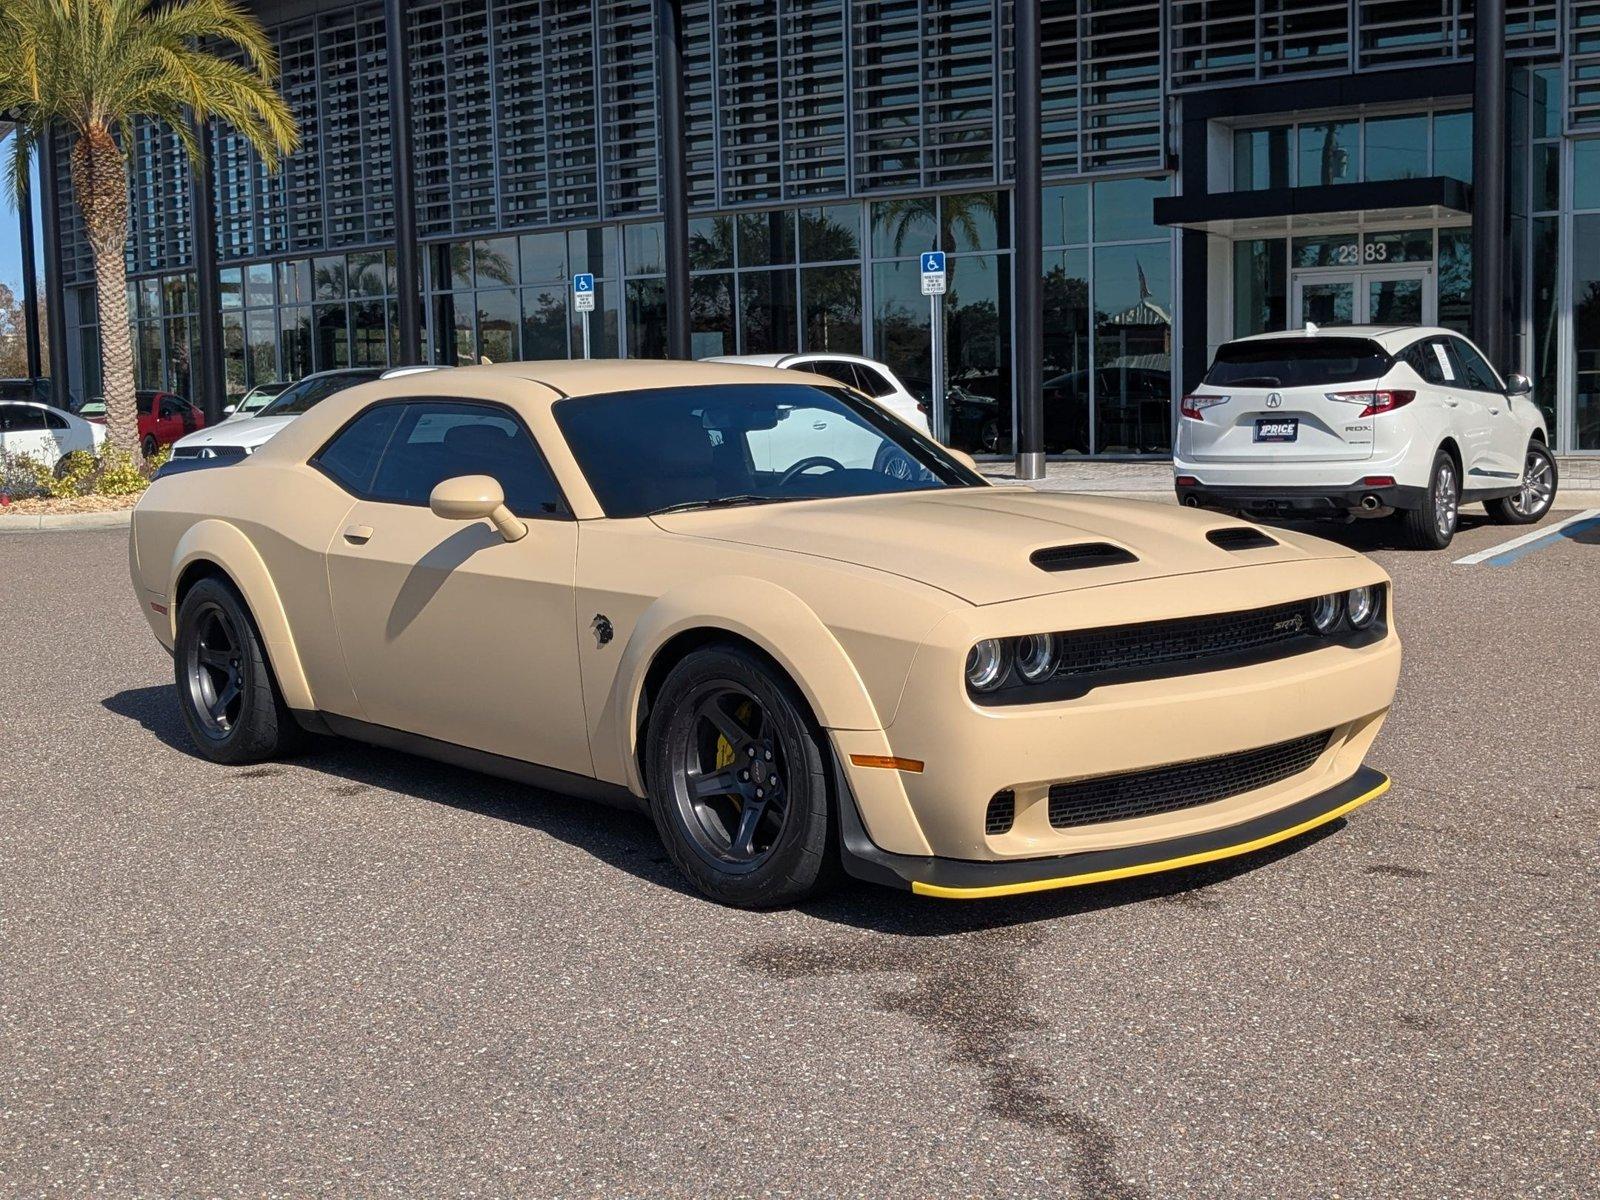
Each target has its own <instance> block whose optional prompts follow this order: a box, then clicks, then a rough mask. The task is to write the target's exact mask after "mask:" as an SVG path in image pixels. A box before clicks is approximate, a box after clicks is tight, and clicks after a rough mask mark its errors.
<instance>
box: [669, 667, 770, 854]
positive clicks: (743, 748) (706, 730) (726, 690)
mask: <svg viewBox="0 0 1600 1200" xmlns="http://www.w3.org/2000/svg"><path fill="white" fill-rule="evenodd" d="M691 702H692V703H693V704H694V718H693V720H692V721H691V722H690V723H689V726H688V728H686V729H685V730H684V731H683V732H682V734H681V736H680V738H679V741H678V744H677V745H676V746H675V747H674V752H673V756H672V757H673V763H672V767H673V778H672V790H673V799H674V801H675V802H676V804H677V805H678V808H679V813H680V816H681V817H682V819H683V822H684V825H685V827H686V828H687V829H688V830H689V832H690V835H691V836H692V837H693V838H694V841H695V844H696V846H697V847H698V849H699V850H700V852H701V853H702V854H704V855H706V856H707V858H709V859H710V860H711V861H713V862H715V863H716V864H717V865H718V866H719V867H720V868H722V869H723V870H732V871H740V872H742V871H747V870H749V869H751V868H752V867H755V866H758V865H760V863H761V862H763V861H764V860H765V859H766V858H767V857H768V855H770V854H771V853H772V850H773V848H774V847H775V846H776V845H777V843H778V839H779V837H780V836H781V835H782V833H783V824H784V818H785V815H786V811H787V801H788V796H787V791H786V788H785V780H784V777H785V775H786V774H787V771H788V768H787V765H786V763H785V761H784V754H783V747H782V746H781V745H780V744H779V742H778V741H777V739H776V737H775V736H774V730H773V728H772V722H771V721H770V720H769V718H768V716H767V712H766V710H765V709H764V708H762V707H761V702H760V701H759V700H757V699H756V698H755V697H754V696H752V695H751V694H750V693H749V692H748V691H746V690H745V689H744V688H741V687H739V686H737V685H735V684H718V683H709V684H706V685H703V687H701V688H700V689H698V692H697V695H696V696H695V698H694V699H693V700H692V701H691Z"/></svg>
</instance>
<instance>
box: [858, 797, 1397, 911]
mask: <svg viewBox="0 0 1600 1200" xmlns="http://www.w3.org/2000/svg"><path fill="white" fill-rule="evenodd" d="M837 784H838V787H839V791H838V796H839V801H840V803H839V809H840V843H841V847H842V850H843V856H844V866H845V870H846V871H848V872H849V873H850V874H851V875H853V876H855V877H856V878H857V879H863V880H866V881H867V882H869V883H879V884H886V885H888V886H890V887H897V888H900V889H902V890H905V889H909V890H910V891H912V892H915V893H917V894H918V895H923V896H938V897H941V898H943V899H948V900H978V899H984V898H987V897H991V896H1015V895H1019V894H1021V893H1024V892H1043V891H1050V890H1052V889H1055V888H1064V887H1080V886H1082V885H1084V884H1090V883H1105V882H1108V881H1110V880H1113V879H1128V878H1131V877H1133V876H1136V875H1151V874H1154V873H1156V872H1158V871H1172V870H1177V869H1178V868H1180V867H1192V866H1196V865H1198V864H1200V863H1207V862H1215V861H1217V860H1218V859H1223V858H1232V857H1234V856H1236V855H1240V854H1249V853H1251V852H1252V851H1255V850H1260V849H1263V848H1265V847H1267V846H1272V845H1276V844H1277V843H1279V842H1285V841H1288V840H1289V839H1290V838H1294V837H1298V836H1300V835H1301V834H1303V833H1306V832H1308V831H1310V830H1312V829H1315V828H1317V827H1318V826H1319V825H1326V824H1328V823H1329V822H1330V821H1335V820H1337V819H1339V818H1340V817H1342V816H1344V815H1345V814H1346V813H1348V812H1351V811H1352V810H1354V809H1356V808H1359V807H1360V806H1361V805H1363V804H1365V803H1366V802H1367V801H1369V800H1373V799H1376V798H1377V797H1378V796H1381V795H1382V794H1383V793H1384V792H1386V791H1387V790H1388V788H1389V780H1388V777H1387V776H1385V775H1383V774H1382V773H1381V772H1378V771H1374V770H1373V769H1372V768H1370V767H1359V768H1357V770H1356V772H1355V774H1354V775H1352V776H1350V777H1349V778H1347V779H1346V780H1345V781H1344V782H1343V783H1339V784H1336V785H1335V786H1333V787H1330V788H1327V789H1325V790H1324V791H1321V792H1318V793H1316V794H1315V795H1312V796H1307V797H1305V798H1304V799H1302V800H1298V801H1296V802H1294V803H1292V804H1289V805H1286V806H1284V807H1282V808H1278V809H1274V810H1273V811H1271V812H1266V813H1262V814H1260V815H1258V816H1256V817H1253V818H1251V819H1249V820H1245V821H1241V822H1239V823H1238V824H1234V825H1226V826H1223V827H1221V828H1217V829H1207V830H1203V831H1200V832H1196V833H1191V834H1187V835H1184V836H1181V837H1173V838H1168V839H1165V840H1163V841H1157V842H1145V843H1143V844H1140V845H1135V846H1119V847H1111V848H1107V849H1101V850H1088V851H1083V852H1080V853H1076V854H1063V855H1059V856H1056V857H1052V858H1028V859H1011V860H1007V861H998V862H973V861H968V860H961V859H951V858H937V857H934V856H931V855H930V856H921V855H908V854H891V853H889V852H887V851H885V850H881V849H879V848H878V847H877V846H876V845H875V844H873V841H872V839H871V838H870V837H869V836H868V835H867V831H866V828H865V826H864V825H863V824H862V821H861V814H860V812H859V810H858V809H857V807H856V802H855V798H854V796H853V795H852V794H851V793H850V790H849V784H848V781H847V780H846V779H845V777H844V775H843V773H842V772H840V773H838V776H837Z"/></svg>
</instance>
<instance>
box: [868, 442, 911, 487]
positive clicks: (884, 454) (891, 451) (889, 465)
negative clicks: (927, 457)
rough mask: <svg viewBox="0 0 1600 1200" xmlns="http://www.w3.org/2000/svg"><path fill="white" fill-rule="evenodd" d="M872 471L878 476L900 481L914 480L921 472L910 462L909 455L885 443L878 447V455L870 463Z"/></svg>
mask: <svg viewBox="0 0 1600 1200" xmlns="http://www.w3.org/2000/svg"><path fill="white" fill-rule="evenodd" d="M872 469H873V470H874V471H876V472H877V473H878V474H879V475H887V476H889V478H891V479H901V480H905V479H915V478H916V477H917V475H918V474H919V472H920V470H921V468H920V467H918V466H917V464H916V463H914V462H912V461H911V456H910V455H909V454H907V453H906V452H905V451H904V450H902V449H900V447H898V446H893V445H890V444H889V443H887V442H885V443H884V444H883V445H882V446H879V447H878V453H877V455H876V456H875V457H874V458H873V461H872Z"/></svg>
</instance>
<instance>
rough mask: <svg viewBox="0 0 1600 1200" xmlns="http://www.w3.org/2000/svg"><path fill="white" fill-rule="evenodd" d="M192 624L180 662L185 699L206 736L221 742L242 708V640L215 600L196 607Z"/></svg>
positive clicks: (233, 725) (231, 730) (237, 720)
mask: <svg viewBox="0 0 1600 1200" xmlns="http://www.w3.org/2000/svg"><path fill="white" fill-rule="evenodd" d="M194 623H195V634H194V637H192V638H191V639H189V642H188V646H187V648H186V652H185V654H184V663H183V675H184V683H185V686H186V687H187V689H188V696H187V699H188V702H189V706H190V709H191V711H192V712H193V713H194V715H195V718H196V720H197V721H198V723H199V725H200V728H201V730H202V731H203V732H204V733H205V734H206V736H208V737H211V738H215V739H216V740H218V741H223V740H226V739H227V737H228V736H229V735H230V734H232V733H233V731H234V729H235V727H236V726H237V725H238V722H239V716H240V713H241V712H242V710H243V708H244V669H243V662H242V659H241V657H240V656H241V655H242V654H243V650H242V649H241V643H242V641H243V639H242V638H241V637H240V634H239V629H238V626H237V625H235V624H234V618H233V616H232V614H230V613H228V612H227V611H226V610H225V609H223V607H222V606H221V605H220V604H218V603H216V602H215V601H207V602H205V603H204V604H202V605H200V606H199V607H198V611H197V612H196V613H195V614H194Z"/></svg>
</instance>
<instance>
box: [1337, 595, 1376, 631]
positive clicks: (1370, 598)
mask: <svg viewBox="0 0 1600 1200" xmlns="http://www.w3.org/2000/svg"><path fill="white" fill-rule="evenodd" d="M1344 607H1345V611H1346V612H1347V613H1349V614H1350V624H1351V625H1352V626H1354V627H1355V628H1357V629H1365V628H1366V627H1367V626H1368V625H1371V624H1372V620H1373V618H1374V617H1376V616H1377V615H1378V589H1377V588H1375V587H1358V588H1351V589H1350V593H1349V595H1347V596H1346V597H1345V598H1344Z"/></svg>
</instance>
